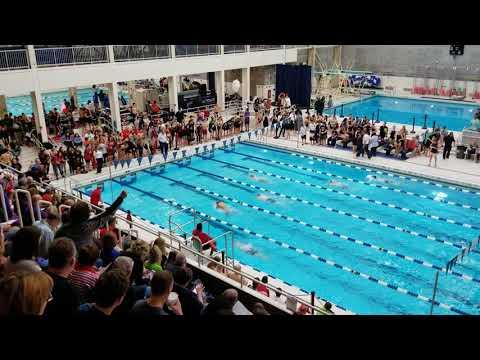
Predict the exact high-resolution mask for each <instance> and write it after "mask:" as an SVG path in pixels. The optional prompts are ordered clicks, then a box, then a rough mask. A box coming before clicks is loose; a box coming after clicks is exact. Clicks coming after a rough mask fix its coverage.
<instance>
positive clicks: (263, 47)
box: [250, 45, 283, 51]
mask: <svg viewBox="0 0 480 360" xmlns="http://www.w3.org/2000/svg"><path fill="white" fill-rule="evenodd" d="M279 49H283V45H250V51H264V50H279Z"/></svg>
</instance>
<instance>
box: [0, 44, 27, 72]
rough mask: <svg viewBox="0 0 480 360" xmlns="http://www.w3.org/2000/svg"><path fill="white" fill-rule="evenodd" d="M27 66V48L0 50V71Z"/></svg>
mask: <svg viewBox="0 0 480 360" xmlns="http://www.w3.org/2000/svg"><path fill="white" fill-rule="evenodd" d="M29 67H30V65H29V63H28V52H27V49H19V50H1V51H0V71H9V70H20V69H28V68H29Z"/></svg>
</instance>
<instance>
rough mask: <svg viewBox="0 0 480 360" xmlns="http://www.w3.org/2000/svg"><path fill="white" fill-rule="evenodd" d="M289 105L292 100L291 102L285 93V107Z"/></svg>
mask: <svg viewBox="0 0 480 360" xmlns="http://www.w3.org/2000/svg"><path fill="white" fill-rule="evenodd" d="M290 106H292V102H291V100H290V98H289V97H288V94H285V107H286V108H289V107H290Z"/></svg>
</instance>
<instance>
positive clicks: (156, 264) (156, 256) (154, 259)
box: [145, 244, 163, 272]
mask: <svg viewBox="0 0 480 360" xmlns="http://www.w3.org/2000/svg"><path fill="white" fill-rule="evenodd" d="M161 262H162V252H161V250H160V248H159V247H158V246H157V245H155V244H154V245H153V246H152V247H151V249H150V257H149V259H148V260H147V261H146V262H145V269H148V270H150V271H153V272H160V271H163V267H162V264H161Z"/></svg>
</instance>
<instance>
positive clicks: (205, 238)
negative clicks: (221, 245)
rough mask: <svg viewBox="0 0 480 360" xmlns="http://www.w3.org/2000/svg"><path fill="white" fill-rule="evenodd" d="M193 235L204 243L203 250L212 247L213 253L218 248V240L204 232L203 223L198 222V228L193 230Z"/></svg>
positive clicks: (211, 251)
mask: <svg viewBox="0 0 480 360" xmlns="http://www.w3.org/2000/svg"><path fill="white" fill-rule="evenodd" d="M192 235H193V236H196V237H198V238H199V239H200V242H201V243H202V250H206V249H210V253H211V254H213V252H214V251H216V250H217V244H216V241H215V240H213V241H212V237H211V236H210V235H208V234H206V233H204V232H203V225H202V223H198V224H197V228H196V229H194V230H193V231H192Z"/></svg>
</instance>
